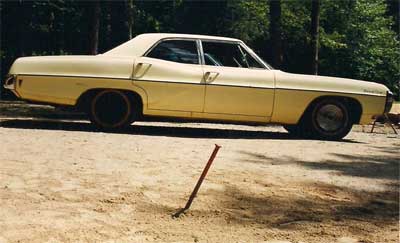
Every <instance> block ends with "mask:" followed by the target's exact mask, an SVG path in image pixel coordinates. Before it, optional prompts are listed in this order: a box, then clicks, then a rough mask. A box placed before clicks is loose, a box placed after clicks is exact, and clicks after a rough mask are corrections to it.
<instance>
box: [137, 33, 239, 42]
mask: <svg viewBox="0 0 400 243" xmlns="http://www.w3.org/2000/svg"><path fill="white" fill-rule="evenodd" d="M140 36H149V37H157V38H159V39H165V38H191V39H212V40H221V41H240V40H239V39H235V38H229V37H222V36H212V35H195V34H176V33H147V34H141V35H140Z"/></svg>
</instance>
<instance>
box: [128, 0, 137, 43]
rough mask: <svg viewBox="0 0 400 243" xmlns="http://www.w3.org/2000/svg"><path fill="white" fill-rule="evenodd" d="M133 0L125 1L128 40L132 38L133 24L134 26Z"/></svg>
mask: <svg viewBox="0 0 400 243" xmlns="http://www.w3.org/2000/svg"><path fill="white" fill-rule="evenodd" d="M133 2H134V0H127V1H126V5H127V8H126V9H127V13H128V14H127V16H128V22H127V23H128V38H129V40H130V39H132V38H133V24H134V17H135V6H134V4H133Z"/></svg>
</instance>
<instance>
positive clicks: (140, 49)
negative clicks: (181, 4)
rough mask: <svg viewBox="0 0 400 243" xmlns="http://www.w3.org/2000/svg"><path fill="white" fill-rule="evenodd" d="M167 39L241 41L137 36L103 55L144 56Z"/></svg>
mask: <svg viewBox="0 0 400 243" xmlns="http://www.w3.org/2000/svg"><path fill="white" fill-rule="evenodd" d="M166 38H188V39H189V38H190V39H203V40H217V41H234V42H238V41H240V40H239V39H234V38H228V37H220V36H209V35H192V34H170V33H147V34H141V35H138V36H136V37H135V38H133V39H131V40H129V41H127V42H125V43H123V44H121V45H119V46H117V47H115V48H114V49H111V50H109V51H107V52H105V53H104V54H102V55H106V56H108V55H109V56H143V54H144V53H146V51H147V50H149V49H150V48H151V47H152V46H153V45H154V44H155V43H157V42H158V41H159V40H162V39H166Z"/></svg>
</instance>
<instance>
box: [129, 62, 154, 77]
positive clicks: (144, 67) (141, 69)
mask: <svg viewBox="0 0 400 243" xmlns="http://www.w3.org/2000/svg"><path fill="white" fill-rule="evenodd" d="M151 65H152V64H151V63H145V62H139V63H138V64H137V65H136V67H135V68H134V71H133V74H132V78H142V77H143V76H144V75H145V74H146V73H147V71H148V70H149V69H150V67H151Z"/></svg>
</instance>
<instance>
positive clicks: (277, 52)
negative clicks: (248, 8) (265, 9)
mask: <svg viewBox="0 0 400 243" xmlns="http://www.w3.org/2000/svg"><path fill="white" fill-rule="evenodd" d="M269 11H270V12H269V18H270V28H269V33H270V36H271V42H272V46H271V47H272V65H273V66H274V67H275V68H277V69H279V68H280V67H281V66H282V61H283V51H282V20H281V0H269Z"/></svg>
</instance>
